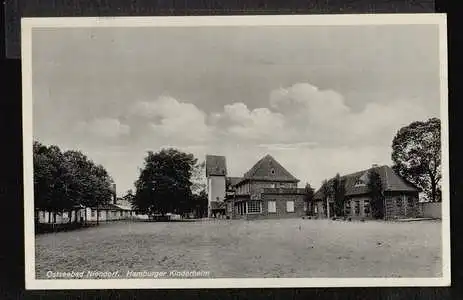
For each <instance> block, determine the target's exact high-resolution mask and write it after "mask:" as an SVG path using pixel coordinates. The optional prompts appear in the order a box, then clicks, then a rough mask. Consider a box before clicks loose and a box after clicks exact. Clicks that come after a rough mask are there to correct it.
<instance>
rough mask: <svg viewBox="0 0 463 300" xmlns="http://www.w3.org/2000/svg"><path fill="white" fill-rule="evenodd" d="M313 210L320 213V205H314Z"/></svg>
mask: <svg viewBox="0 0 463 300" xmlns="http://www.w3.org/2000/svg"><path fill="white" fill-rule="evenodd" d="M313 212H314V214H318V205H315V206H314V207H313Z"/></svg>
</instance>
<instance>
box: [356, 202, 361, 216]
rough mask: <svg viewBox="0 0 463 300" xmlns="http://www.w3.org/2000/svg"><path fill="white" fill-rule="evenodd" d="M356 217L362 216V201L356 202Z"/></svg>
mask: <svg viewBox="0 0 463 300" xmlns="http://www.w3.org/2000/svg"><path fill="white" fill-rule="evenodd" d="M355 215H356V216H358V215H360V201H359V200H356V201H355Z"/></svg>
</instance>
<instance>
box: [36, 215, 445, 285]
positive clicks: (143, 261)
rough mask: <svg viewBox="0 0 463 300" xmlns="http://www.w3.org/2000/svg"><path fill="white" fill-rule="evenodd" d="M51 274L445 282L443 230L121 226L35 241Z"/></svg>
mask: <svg viewBox="0 0 463 300" xmlns="http://www.w3.org/2000/svg"><path fill="white" fill-rule="evenodd" d="M35 243H36V256H35V259H36V276H37V279H46V278H47V276H46V274H47V272H48V271H53V272H56V271H58V272H70V271H75V272H79V271H80V272H82V271H88V270H92V271H103V272H104V271H119V274H121V276H122V278H124V277H125V276H126V275H125V274H126V273H127V271H136V272H139V271H166V272H169V271H172V270H177V271H208V272H209V277H240V278H249V277H260V278H262V277H325V278H326V277H440V276H442V270H441V268H442V267H441V264H442V260H441V253H442V249H441V244H442V243H441V223H440V222H438V221H420V222H404V223H392V222H391V223H387V222H377V221H367V222H346V221H331V220H303V219H290V220H289V219H287V220H259V221H242V220H213V221H196V222H172V223H155V222H117V223H107V224H101V225H100V226H98V227H94V228H88V229H82V230H77V231H70V232H60V233H50V234H41V235H37V236H36V237H35Z"/></svg>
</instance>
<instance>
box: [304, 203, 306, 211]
mask: <svg viewBox="0 0 463 300" xmlns="http://www.w3.org/2000/svg"><path fill="white" fill-rule="evenodd" d="M304 211H307V202H304Z"/></svg>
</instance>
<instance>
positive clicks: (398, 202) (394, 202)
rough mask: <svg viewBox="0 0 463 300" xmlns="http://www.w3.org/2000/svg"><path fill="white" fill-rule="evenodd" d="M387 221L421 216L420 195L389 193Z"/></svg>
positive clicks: (387, 196) (387, 198)
mask: <svg viewBox="0 0 463 300" xmlns="http://www.w3.org/2000/svg"><path fill="white" fill-rule="evenodd" d="M385 203H386V205H385V206H386V207H385V219H397V218H416V217H417V216H418V215H419V208H418V193H388V194H386V197H385Z"/></svg>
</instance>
